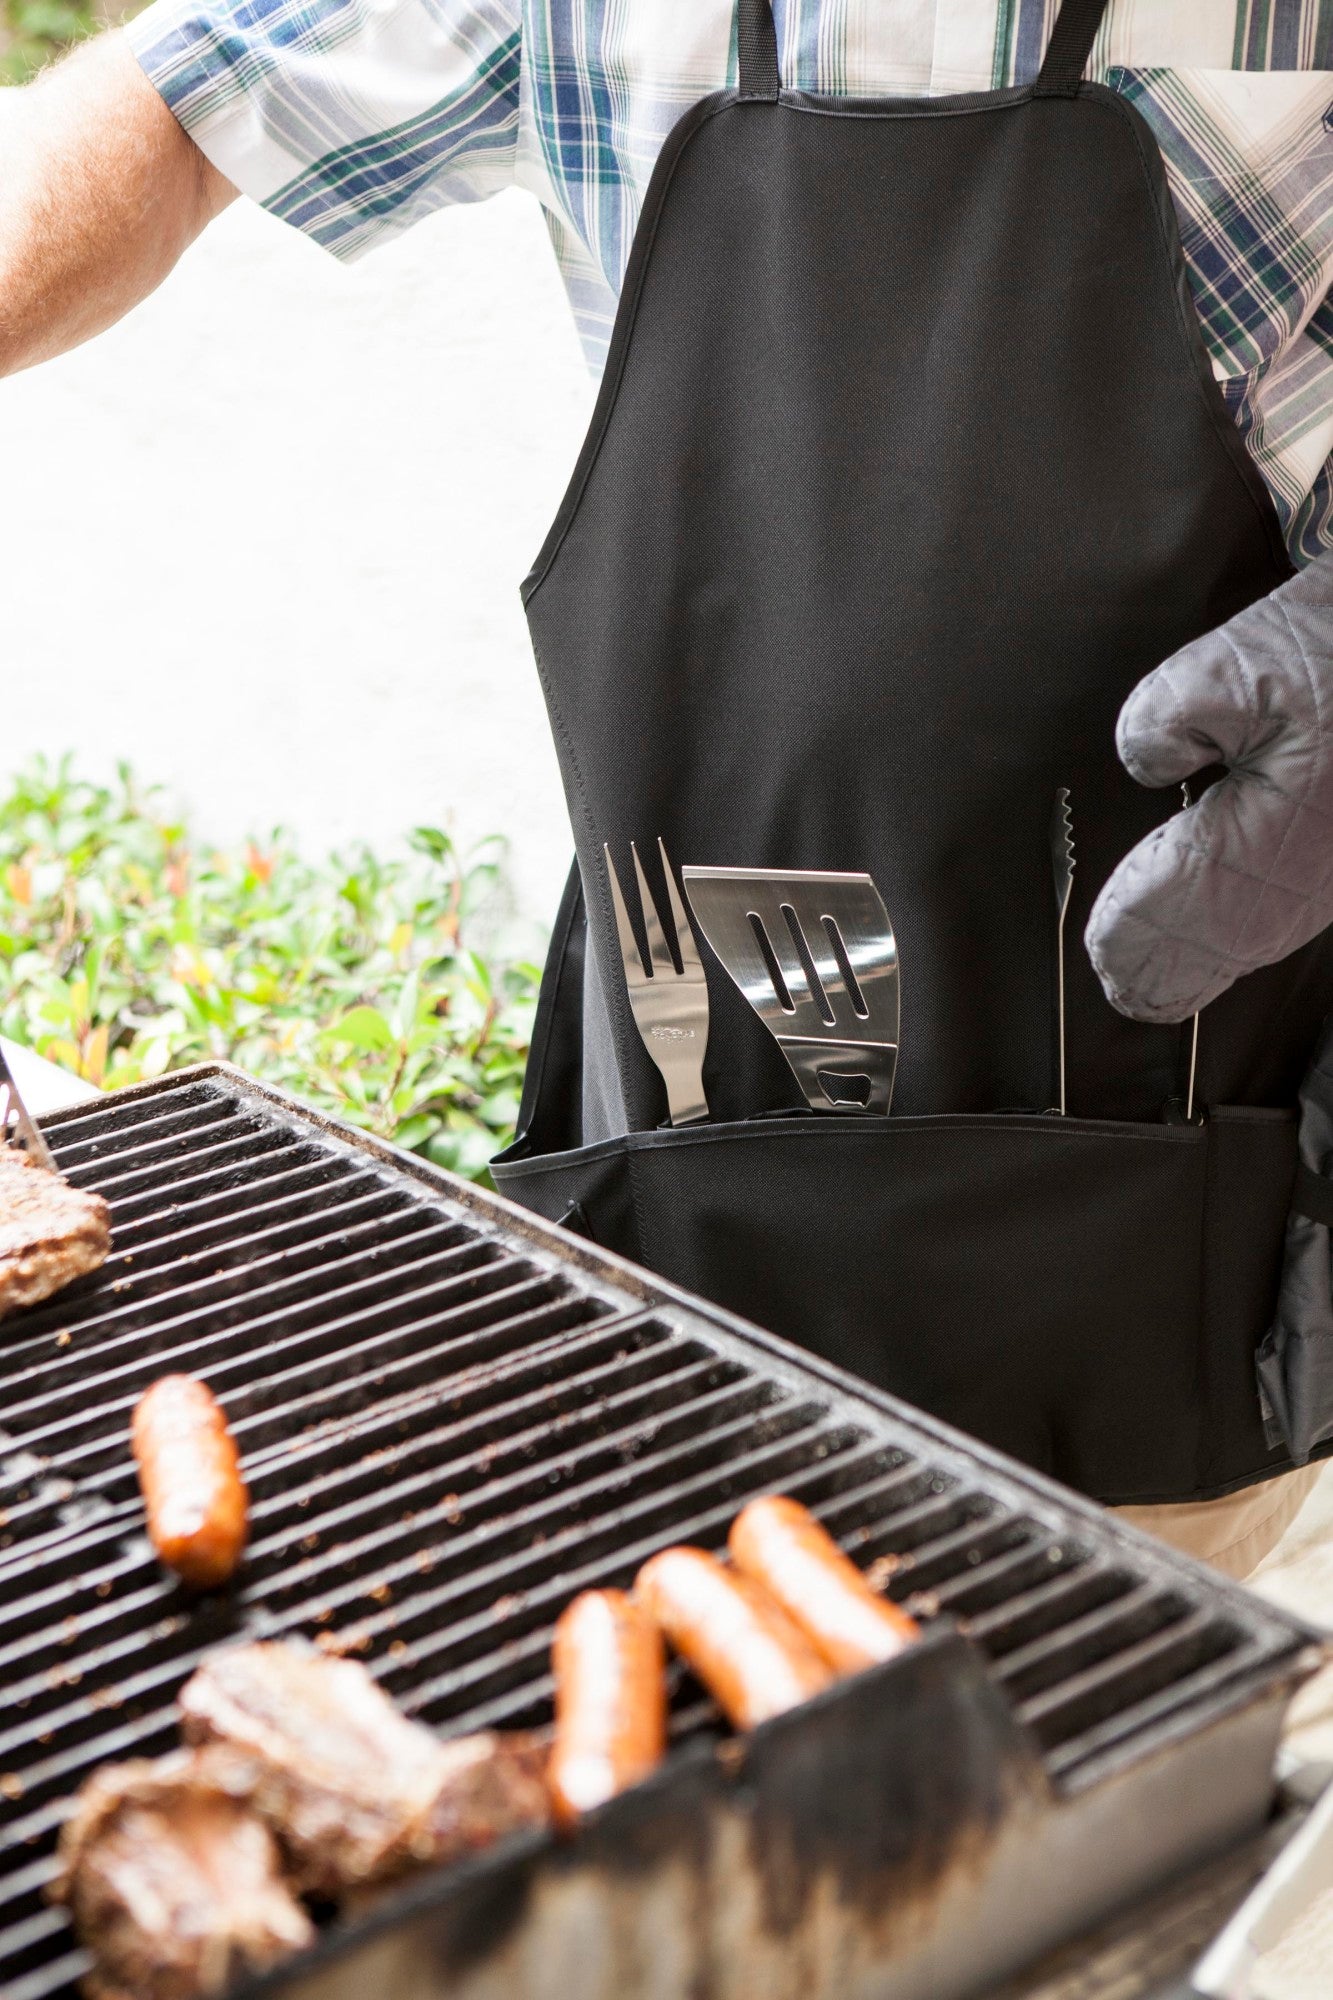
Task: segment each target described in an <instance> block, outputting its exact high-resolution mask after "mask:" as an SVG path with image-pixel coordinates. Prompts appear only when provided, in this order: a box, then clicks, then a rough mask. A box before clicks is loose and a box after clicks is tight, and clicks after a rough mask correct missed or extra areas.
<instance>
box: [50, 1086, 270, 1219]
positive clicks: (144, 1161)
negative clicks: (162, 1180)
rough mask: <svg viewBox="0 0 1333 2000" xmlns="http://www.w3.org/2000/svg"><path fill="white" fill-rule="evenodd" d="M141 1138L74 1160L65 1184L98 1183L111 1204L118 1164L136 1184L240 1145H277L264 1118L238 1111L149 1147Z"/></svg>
mask: <svg viewBox="0 0 1333 2000" xmlns="http://www.w3.org/2000/svg"><path fill="white" fill-rule="evenodd" d="M142 1129H143V1128H142V1127H141V1128H140V1137H139V1138H138V1140H137V1141H136V1143H135V1144H134V1145H133V1146H127V1147H125V1148H124V1149H123V1150H121V1151H119V1152H115V1153H113V1152H109V1151H108V1152H101V1153H99V1154H97V1155H94V1156H91V1157H89V1158H88V1159H85V1160H71V1161H70V1162H69V1164H68V1165H67V1166H62V1168H61V1171H62V1173H63V1174H64V1176H65V1178H66V1180H68V1181H70V1182H72V1183H73V1185H74V1186H75V1187H82V1186H85V1185H92V1184H93V1183H94V1182H95V1183H96V1186H97V1188H98V1189H99V1191H105V1193H106V1196H107V1199H108V1201H113V1200H114V1199H115V1193H116V1189H117V1187H118V1186H119V1185H120V1182H121V1181H122V1180H123V1179H124V1178H125V1176H124V1175H121V1174H118V1173H117V1172H116V1168H117V1165H118V1164H119V1163H124V1162H128V1163H129V1170H128V1171H129V1175H130V1177H131V1178H132V1179H133V1180H135V1181H136V1182H137V1181H139V1180H142V1179H143V1178H144V1176H145V1174H146V1172H147V1170H148V1169H150V1168H152V1169H154V1170H156V1169H158V1168H160V1167H166V1168H167V1169H168V1170H169V1171H171V1170H174V1169H175V1168H177V1167H179V1166H182V1165H186V1164H188V1163H189V1162H191V1161H193V1160H196V1159H199V1158H205V1159H206V1158H208V1157H209V1156H210V1155H212V1154H214V1153H217V1152H218V1151H219V1149H220V1148H223V1147H228V1146H231V1145H234V1144H237V1143H240V1144H248V1143H249V1142H250V1141H252V1140H255V1139H259V1140H261V1141H264V1142H265V1145H264V1147H263V1148H261V1150H267V1146H269V1145H272V1144H273V1143H274V1133H273V1127H272V1126H271V1125H266V1124H265V1123H264V1120H263V1119H262V1118H256V1117H255V1116H254V1114H253V1113H252V1112H250V1113H247V1112H242V1111H241V1110H239V1109H237V1110H234V1111H230V1112H229V1111H226V1110H224V1109H222V1108H221V1107H219V1108H218V1110H217V1112H216V1114H215V1115H214V1116H212V1117H209V1118H207V1119H205V1120H204V1121H203V1122H193V1121H191V1122H186V1123H184V1124H183V1125H182V1127H181V1129H179V1130H177V1131H176V1132H165V1133H164V1132H160V1131H159V1134H158V1136H157V1137H156V1138H155V1139H151V1140H149V1141H148V1143H147V1144H145V1143H144V1141H143V1138H142Z"/></svg>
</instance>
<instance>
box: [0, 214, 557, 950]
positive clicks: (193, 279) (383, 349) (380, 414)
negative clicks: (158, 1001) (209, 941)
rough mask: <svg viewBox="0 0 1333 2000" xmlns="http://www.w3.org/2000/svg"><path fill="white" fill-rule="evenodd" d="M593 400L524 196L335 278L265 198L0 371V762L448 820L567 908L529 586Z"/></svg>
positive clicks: (215, 803)
mask: <svg viewBox="0 0 1333 2000" xmlns="http://www.w3.org/2000/svg"><path fill="white" fill-rule="evenodd" d="M590 404H591V389H590V386H589V383H588V378H587V375H586V372H585V370H584V366H583V362H582V360H581V357H580V355H579V352H578V347H577V343H576V340H575V336H574V332H573V327H572V323H571V321H570V319H569V316H568V313H567V310H566V307H565V304H564V300H563V295H562V293H561V290H560V285H559V281H558V278H557V275H556V270H555V264H554V260H553V258H552V256H551V253H550V250H549V248H548V247H547V243H546V237H545V232H544V230H543V228H542V224H541V218H540V214H539V212H538V210H537V207H536V205H535V204H534V203H533V202H532V201H531V200H530V198H528V197H526V196H523V195H520V194H518V193H514V194H509V195H505V196H502V197H501V198H499V199H498V200H495V201H492V202H489V203H487V204H484V205H482V206H479V207H476V208H470V209H460V210H455V211H452V212H451V213H448V214H446V215H443V216H439V217H436V218H434V219H432V220H431V221H429V222H426V223H423V224H421V225H420V226H419V227H418V228H417V229H415V230H414V231H412V232H410V233H409V234H408V235H407V236H406V237H404V238H401V239H399V240H398V241H396V242H394V243H391V244H389V245H387V246H386V247H385V248H384V249H382V250H380V251H377V252H375V253H373V254H372V255H371V256H370V257H368V258H365V259H363V260H362V261H361V262H360V263H359V264H357V265H355V266H353V267H351V268H346V267H343V266H340V265H338V264H336V263H335V262H334V260H333V259H332V258H330V257H328V256H327V255H326V254H325V253H324V252H323V251H321V250H318V249H316V248H315V247H314V246H313V245H312V244H310V243H308V242H306V241H305V240H304V239H302V238H301V237H299V236H298V235H297V234H296V232H295V231H293V230H291V229H289V228H287V227H286V226H285V225H283V224H281V223H277V222H274V221H273V220H272V219H270V218H269V217H267V216H265V215H264V214H263V213H262V212H261V211H259V210H258V209H256V208H254V207H253V206H252V205H251V204H249V203H247V202H242V203H238V204H236V205H235V206H234V207H233V208H232V209H230V210H229V211H227V213H226V214H224V215H223V216H222V217H221V218H220V220H219V221H218V222H217V223H216V224H214V226H213V228H212V229H210V230H209V231H208V232H207V233H206V235H205V237H204V238H203V239H202V241H201V242H200V243H199V244H198V245H196V247H195V248H194V249H193V250H192V251H190V252H189V254H188V255H187V256H186V258H185V259H184V261H183V262H182V264H181V266H180V267H179V269H178V270H177V271H176V272H175V273H174V274H173V276H172V277H171V279H170V280H169V281H168V283H167V284H166V286H165V287H164V288H163V290H162V291H161V292H159V293H158V294H157V296H156V297H155V298H153V299H150V300H149V301H148V302H147V304H145V305H144V306H142V307H141V308H140V309H139V310H138V311H137V312H135V313H133V314H131V316H130V317H129V319H128V320H126V321H125V322H124V323H123V324H122V325H120V326H119V327H117V328H115V329H114V330H113V331H112V332H111V333H110V334H107V335H105V336H104V337H103V338H102V339H100V340H98V341H95V342H93V343H92V344H91V345H90V346H89V347H87V348H84V349H83V350H81V351H80V352H78V353H76V354H73V355H70V356H67V357H66V358H64V359H63V360H61V361H58V362H55V363H52V364H50V365H48V366H46V367H43V368H38V369H35V370H33V371H31V372H30V373H27V374H24V375H21V376H17V377H15V378H13V379H11V380H9V381H7V382H3V383H0V467H2V468H3V471H2V473H0V687H2V692H3V708H2V709H0V729H2V730H3V737H2V738H0V769H5V770H7V769H10V768H12V767H13V765H14V764H15V763H17V762H18V761H19V760H20V759H22V758H23V757H25V756H26V755H27V754H28V753H29V752H31V751H32V750H34V749H38V748H44V749H47V750H49V751H52V752H55V751H59V750H62V749H73V750H75V751H77V752H79V753H80V755H81V756H82V758H83V759H84V760H85V762H86V764H87V765H88V766H89V767H101V768H107V767H109V765H110V762H111V760H112V759H113V758H115V757H117V756H121V755H126V756H130V757H132V758H133V759H134V760H135V762H136V764H137V765H138V766H139V767H140V769H141V771H142V773H143V774H144V776H145V777H156V778H158V779H161V780H163V781H165V782H166V783H168V784H169V785H171V786H172V787H173V788H174V789H175V791H176V792H177V794H178V795H179V796H180V798H181V799H182V800H183V801H184V802H185V803H186V804H188V805H189V806H190V807H192V808H193V809H194V810H195V812H196V814H197V816H198V819H199V821H200V823H201V826H202V828H203V830H204V831H205V832H206V833H207V834H208V835H209V836H210V837H212V838H219V839H220V838H228V837H233V836H235V837H239V836H241V835H243V834H245V833H247V832H249V831H251V830H256V831H261V832H262V831H263V830H265V829H266V828H267V827H269V826H270V825H272V824H273V823H274V822H277V821H281V822H283V823H286V824H288V825H290V826H292V827H293V828H294V829H295V830H296V831H297V832H298V834H300V836H301V837H302V838H303V840H306V841H308V842H309V843H310V844H311V845H312V846H316V847H322V846H324V845H326V844H328V843H330V842H333V841H335V840H339V839H344V838H347V837H349V836H355V835H362V834H364V835H368V836H371V837H373V838H375V839H377V840H381V841H384V840H388V839H390V838H392V837H393V836H395V835H397V834H398V833H400V832H401V831H402V830H404V829H405V828H407V827H409V826H411V825H413V824H415V823H417V822H419V821H433V822H439V821H444V820H448V819H449V818H450V817H452V819H453V822H454V824H455V826H456V830H457V831H459V832H460V833H462V834H463V835H464V836H478V835H480V834H483V833H487V832H492V831H503V832H506V833H508V834H509V835H510V837H511V839H512V842H513V856H514V872H515V876H516V880H517V884H518V888H519V893H520V899H521V903H522V906H523V907H524V908H525V909H526V910H527V911H528V912H529V913H531V914H532V915H534V916H539V917H543V918H545V917H549V915H550V914H551V912H552V910H553V907H554V901H555V898H556V895H557V894H558V891H559V886H560V882H561V879H562V877H563V874H564V871H565V868H566V866H567V864H568V857H569V852H570V846H571V843H570V839H569V834H568V828H567V822H566V819H565V813H564V804H563V799H562V796H561V793H560V789H559V781H558V777H557V773H556V766H555V759H554V756H553V754H552V752H551V750H550V747H549V741H548V735H547V728H546V718H545V711H544V708H543V705H542V701H541V697H540V693H539V690H538V687H537V681H536V674H535V670H534V668H533V665H532V660H531V655H530V652H529V649H528V644H527V636H526V630H525V627H524V623H523V617H522V611H521V608H520V606H519V602H518V586H519V583H520V581H521V579H522V577H523V575H524V573H525V572H526V570H527V568H528V566H529V564H530V562H531V560H532V558H533V557H534V556H535V554H536V552H537V549H538V547H539V546H540V543H541V540H542V537H543V535H544V533H545V530H546V527H547V525H548V523H549V521H550V518H551V516H552V515H553V514H554V512H555V509H556V506H557V504H558V501H559V498H560V495H561V492H562V491H563V488H564V484H565V481H566V479H567V477H568V475H569V471H570V469H571V467H572V465H573V461H574V457H575V454H576V452H577V449H578V445H579V442H580V439H581V437H582V433H583V428H584V425H585V423H586V421H587V416H588V412H589V408H590Z"/></svg>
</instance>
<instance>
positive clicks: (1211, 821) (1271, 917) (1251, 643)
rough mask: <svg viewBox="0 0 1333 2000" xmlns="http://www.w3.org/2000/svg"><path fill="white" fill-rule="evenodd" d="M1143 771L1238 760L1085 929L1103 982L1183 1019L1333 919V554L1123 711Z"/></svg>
mask: <svg viewBox="0 0 1333 2000" xmlns="http://www.w3.org/2000/svg"><path fill="white" fill-rule="evenodd" d="M1116 742H1117V747H1118V748H1119V751H1120V758H1121V762H1122V763H1123V764H1124V766H1125V769H1126V770H1127V771H1128V772H1129V774H1130V776H1131V777H1132V778H1137V779H1138V781H1139V783H1140V784H1141V785H1154V786H1156V785H1180V784H1182V783H1183V782H1184V781H1185V780H1186V779H1187V778H1191V777H1193V775H1194V774H1195V773H1196V772H1197V771H1201V770H1203V769H1204V768H1205V767H1206V766H1208V765H1209V764H1225V765H1226V766H1227V775H1226V776H1225V778H1223V779H1221V780H1220V781H1219V782H1218V783H1217V784H1215V785H1213V786H1211V787H1210V788H1209V790H1208V791H1206V792H1205V793H1204V794H1203V796H1202V797H1201V798H1200V799H1199V801H1198V803H1197V804H1196V805H1193V806H1191V807H1190V808H1189V810H1188V811H1186V812H1179V813H1175V814H1172V815H1170V816H1167V817H1165V818H1164V820H1163V824H1162V825H1161V826H1160V827H1158V828H1157V830H1156V832H1155V833H1150V834H1149V835H1148V837H1147V839H1146V840H1141V841H1140V842H1139V844H1138V846H1137V847H1136V848H1134V849H1133V850H1132V852H1131V853H1129V854H1128V855H1127V856H1126V857H1125V859H1124V860H1123V861H1122V862H1121V863H1120V866H1119V867H1118V868H1117V869H1116V871H1115V873H1114V874H1113V875H1112V876H1111V879H1110V881H1109V882H1108V883H1107V884H1106V887H1105V888H1104V889H1103V890H1102V892H1101V894H1100V896H1098V898H1097V901H1096V903H1095V904H1094V906H1093V911H1092V915H1091V917H1090V918H1089V920H1088V928H1087V931H1086V933H1085V936H1086V941H1087V947H1088V952H1089V955H1090V956H1091V959H1092V962H1093V965H1094V966H1095V967H1096V970H1097V976H1098V978H1099V979H1100V980H1101V982H1102V985H1103V986H1104V987H1105V989H1106V997H1107V999H1108V1000H1109V1001H1110V1002H1111V1005H1112V1006H1113V1007H1117V1008H1119V1010H1120V1012H1121V1013H1122V1014H1128V1015H1130V1016H1131V1018H1132V1019H1134V1020H1136V1021H1184V1020H1186V1019H1188V1017H1189V1016H1190V1015H1191V1014H1193V1013H1196V1012H1197V1011H1198V1009H1199V1008H1201V1007H1206V1006H1207V1005H1208V1003H1209V1001H1210V1000H1216V999H1217V997H1218V995H1219V994H1220V993H1225V992H1226V990H1227V988H1228V986H1230V985H1232V983H1233V982H1234V981H1235V980H1237V979H1239V978H1240V976H1241V974H1242V973H1245V972H1253V971H1254V970H1255V968H1256V967H1257V966H1261V965H1271V964H1273V963H1274V961H1275V960H1277V959H1279V958H1285V957H1286V955H1287V953H1288V952H1291V951H1295V950H1296V949H1297V947H1298V946H1300V945H1303V944H1305V943H1307V942H1308V940H1309V939H1310V938H1312V937H1314V936H1315V935H1316V934H1317V933H1318V932H1319V931H1322V930H1323V929H1324V928H1325V926H1326V925H1327V924H1329V923H1333V554H1329V555H1323V556H1321V557H1320V558H1319V559H1318V561H1317V562H1313V563H1311V564H1310V566H1309V568H1308V569H1305V570H1302V571H1301V573H1300V575H1299V576H1296V577H1293V578H1292V580H1291V582H1290V583H1284V584H1283V585H1282V586H1281V588H1280V589H1278V590H1275V591H1273V592H1272V593H1271V595H1269V596H1268V597H1263V598H1260V600H1259V602H1258V603H1257V604H1252V605H1250V607H1249V609H1248V610H1246V611H1242V612H1240V613H1239V614H1238V615H1237V616H1236V617H1235V618H1232V619H1230V620H1228V622H1227V623H1226V624H1225V625H1219V626H1218V627H1217V628H1216V629H1215V630H1214V631H1212V632H1205V633H1204V635H1203V637H1202V638H1200V639H1195V640H1193V641H1192V642H1191V644H1190V645H1188V646H1182V648H1181V650H1180V651H1179V652H1178V653H1173V654H1172V656H1171V658H1170V659H1169V660H1167V661H1165V662H1164V663H1163V664H1162V665H1161V666H1160V667H1158V668H1156V669H1155V670H1154V671H1153V672H1152V673H1150V674H1149V675H1147V677H1146V678H1145V679H1144V680H1141V681H1140V682H1139V685H1138V686H1137V687H1136V688H1135V690H1134V692H1133V694H1132V695H1131V696H1130V697H1129V700H1128V701H1127V702H1126V703H1125V705H1124V707H1123V708H1122V709H1121V711H1120V722H1119V725H1118V728H1117V730H1116Z"/></svg>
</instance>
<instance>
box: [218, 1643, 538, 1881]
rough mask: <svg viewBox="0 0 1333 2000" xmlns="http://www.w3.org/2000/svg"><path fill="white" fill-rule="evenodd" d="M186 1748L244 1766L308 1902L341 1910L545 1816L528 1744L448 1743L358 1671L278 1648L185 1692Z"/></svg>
mask: <svg viewBox="0 0 1333 2000" xmlns="http://www.w3.org/2000/svg"><path fill="white" fill-rule="evenodd" d="M180 1707H181V1727H182V1730H183V1732H184V1735H185V1737H186V1740H187V1741H188V1742H191V1743H205V1742H217V1743H224V1744H226V1745H228V1746H229V1747H230V1748H231V1749H233V1750H234V1751H237V1752H239V1753H241V1754H242V1755H244V1756H245V1758H246V1759H247V1760H248V1761H249V1762H250V1764H251V1767H252V1771H253V1790H252V1793H251V1797H252V1799H253V1803H254V1806H255V1809H256V1811H258V1812H259V1813H261V1814H262V1816H263V1817H264V1819H265V1820H266V1821H267V1823H268V1824H269V1826H271V1827H272V1829H273V1831H274V1833H275V1834H276V1835H277V1836H278V1839H279V1840H280V1841H281V1843H282V1847H283V1850H284V1852H285V1854H286V1856H287V1860H288V1864H289V1867H290V1870H291V1872H292V1874H293V1876H294V1878H295V1880H296V1882H297V1883H298V1885H299V1886H300V1887H301V1888H303V1889H307V1890H310V1891H312V1892H314V1893H317V1894H319V1895H321V1896H329V1897H333V1898H337V1897H338V1896H340V1895H342V1894H344V1893H345V1892H346V1891H347V1890H349V1889H353V1888H356V1887H359V1886H364V1885H367V1884H370V1883H374V1882H380V1881H384V1880H386V1879H388V1878H389V1877H390V1876H393V1875H397V1874H399V1873H401V1872H402V1871H403V1870H404V1869H407V1868H410V1867H414V1866H419V1865H421V1864H423V1863H430V1862H441V1861H449V1860H452V1859H454V1858H455V1857H457V1856H458V1855H460V1854H463V1853H466V1852H468V1851H469V1850H471V1849H474V1848H479V1847H487V1846H489V1845H490V1844H491V1842H492V1841H494V1840H498V1839H499V1838H500V1837H501V1836H502V1835H504V1834H507V1833H512V1832H514V1831H516V1830H517V1829H519V1828H521V1827H528V1826H536V1825H540V1824H542V1823H543V1822H544V1821H545V1820H546V1818H547V1813H548V1805H547V1794H546V1775H545V1766H546V1752H545V1749H544V1747H543V1746H542V1745H540V1744H539V1743H538V1742H537V1741H536V1739H534V1738H533V1737H532V1736H529V1735H523V1734H517V1733H514V1734H505V1735H499V1734H496V1733H495V1732H486V1733H484V1734H481V1735H477V1736H466V1737H461V1738H459V1739H457V1740H456V1741H454V1742H452V1743H441V1742H440V1741H439V1740H438V1738H437V1737H435V1736H434V1735H433V1734H432V1732H431V1731H430V1730H429V1729H426V1728H423V1727H422V1725H421V1724H420V1723H417V1722H409V1720H408V1719H407V1717H406V1716H405V1715H402V1714H400V1712H399V1711H398V1709H396V1708H395V1707H394V1705H393V1703H392V1702H391V1701H390V1700H389V1698H388V1696H387V1695H386V1694H384V1693H383V1691H382V1690H381V1689H380V1688H379V1687H378V1686H377V1685H376V1683H375V1682H374V1681H373V1680H372V1679H371V1677H370V1675H369V1674H368V1673H367V1672H366V1670H365V1668H364V1667H362V1666H359V1665H358V1664H357V1663H356V1662H355V1661H351V1660H338V1659H329V1658H327V1657H326V1656H324V1655H323V1654H319V1653H316V1652H313V1651H311V1650H309V1649H307V1648H304V1647H301V1646H296V1645H291V1644H280V1643H270V1644H262V1645H253V1646H237V1647H233V1648H231V1649H230V1650H228V1651H226V1652H221V1653H218V1654H216V1655H215V1656H214V1657H213V1658H212V1659H210V1660H209V1661H207V1662H206V1663H205V1665H204V1666H202V1667H201V1668H200V1669H199V1671H198V1672H197V1673H196V1674H195V1675H194V1677H193V1678H192V1679H191V1680H190V1681H188V1682H187V1683H186V1685H185V1687H184V1688H183V1689H182V1691H181V1697H180Z"/></svg>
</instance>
